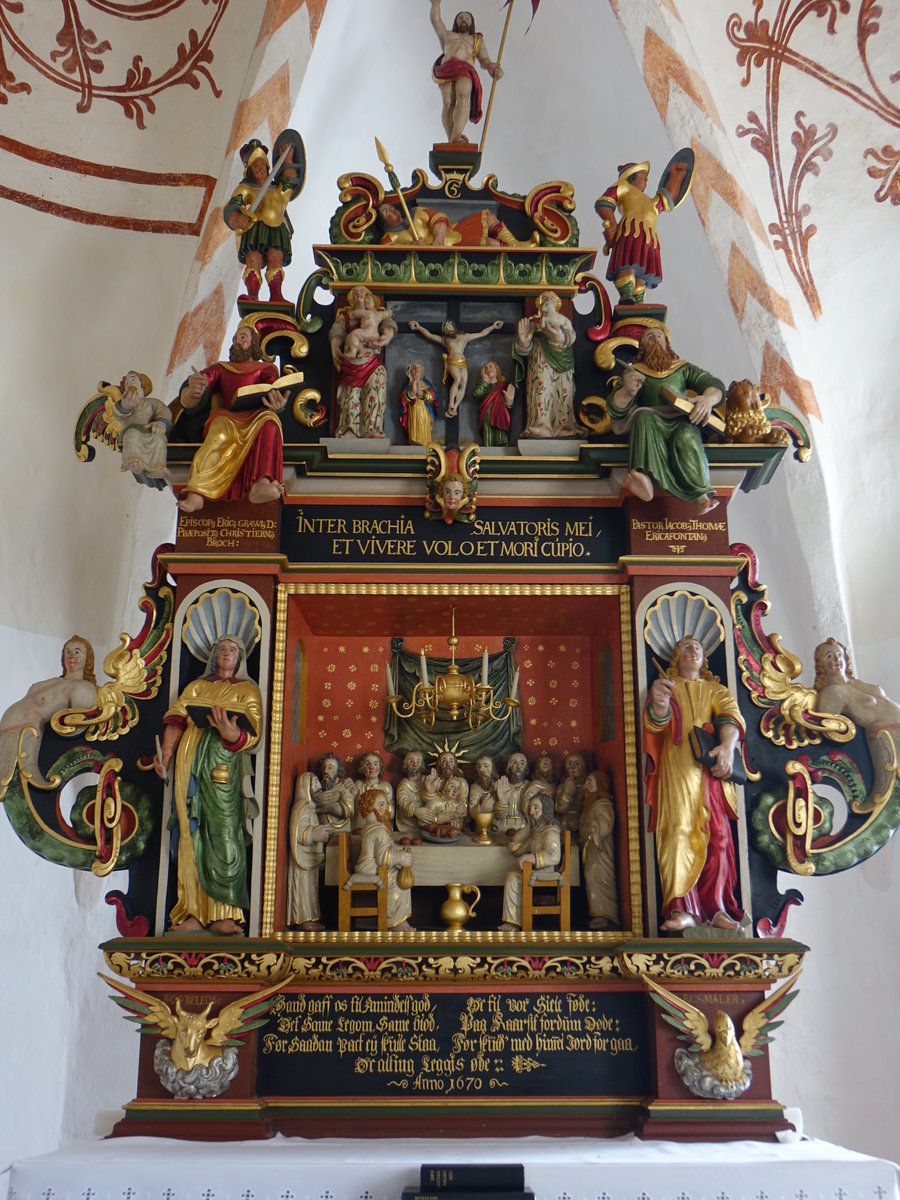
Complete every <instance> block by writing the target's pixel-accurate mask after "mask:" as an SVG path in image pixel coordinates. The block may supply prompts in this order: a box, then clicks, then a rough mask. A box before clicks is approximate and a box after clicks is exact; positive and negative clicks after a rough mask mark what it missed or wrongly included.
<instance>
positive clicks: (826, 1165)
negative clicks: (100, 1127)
mask: <svg viewBox="0 0 900 1200" xmlns="http://www.w3.org/2000/svg"><path fill="white" fill-rule="evenodd" d="M423 1162H430V1163H436V1162H437V1163H479V1162H483V1163H498V1162H503V1163H511V1162H516V1163H524V1166H525V1183H526V1186H527V1187H529V1188H531V1189H532V1190H533V1192H534V1196H535V1200H900V1187H898V1169H897V1167H896V1165H895V1164H893V1163H890V1162H888V1161H886V1160H884V1159H877V1158H870V1157H868V1156H866V1155H863V1154H857V1153H855V1152H854V1151H852V1150H845V1149H842V1148H841V1147H839V1146H833V1145H830V1144H828V1143H826V1142H820V1141H816V1140H812V1139H805V1138H804V1139H799V1140H795V1141H791V1142H788V1143H784V1144H778V1143H770V1142H721V1143H696V1142H694V1143H685V1142H681V1143H676V1142H643V1141H641V1140H640V1139H638V1138H635V1137H634V1136H628V1137H622V1138H612V1139H609V1140H594V1139H587V1138H541V1137H532V1138H520V1139H514V1140H510V1139H507V1140H502V1141H501V1140H497V1139H480V1140H469V1141H462V1140H457V1139H440V1140H438V1139H428V1140H418V1139H415V1140H414V1139H408V1140H399V1139H398V1140H385V1141H365V1140H362V1139H360V1140H351V1139H336V1138H335V1139H321V1140H315V1141H312V1140H305V1139H301V1138H285V1137H275V1138H272V1139H271V1140H269V1141H259V1142H230V1143H212V1142H186V1141H175V1140H170V1139H164V1138H137V1137H135V1138H112V1139H110V1140H107V1141H97V1142H89V1143H81V1144H79V1145H76V1146H72V1147H70V1148H68V1149H65V1150H58V1151H56V1152H55V1153H53V1154H47V1155H44V1156H42V1157H40V1158H32V1159H26V1160H22V1161H20V1162H14V1163H13V1165H12V1168H11V1172H10V1197H11V1198H14V1200H70V1198H71V1200H76V1198H78V1200H85V1197H89V1198H90V1200H123V1198H126V1200H398V1197H399V1196H400V1192H401V1190H402V1188H404V1187H406V1186H408V1185H410V1184H417V1183H418V1182H419V1167H420V1165H421V1164H422V1163H423Z"/></svg>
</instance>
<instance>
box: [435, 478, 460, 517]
mask: <svg viewBox="0 0 900 1200" xmlns="http://www.w3.org/2000/svg"><path fill="white" fill-rule="evenodd" d="M464 496H465V488H464V487H463V485H462V481H461V480H459V479H448V480H447V481H446V482H445V484H444V486H443V487H442V488H441V497H442V499H443V501H444V507H445V508H449V509H450V511H451V512H455V511H456V509H458V508H459V507H460V506H461V505H462V502H463V498H464Z"/></svg>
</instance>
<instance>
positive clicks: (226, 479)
mask: <svg viewBox="0 0 900 1200" xmlns="http://www.w3.org/2000/svg"><path fill="white" fill-rule="evenodd" d="M261 359H262V350H261V347H260V342H259V335H258V334H257V333H256V330H255V329H250V328H249V327H248V326H245V325H242V326H241V327H240V328H239V329H238V330H237V332H236V333H235V335H234V339H233V342H232V346H231V350H230V352H229V360H228V362H217V363H212V364H211V365H210V366H208V367H204V369H203V370H202V371H197V372H195V373H194V374H193V375H191V377H190V378H189V379H188V381H187V383H186V384H185V385H184V387H183V388H182V389H181V394H180V397H179V401H180V406H181V409H182V413H181V414H179V416H178V417H176V421H179V420H180V419H181V417H182V416H183V415H187V416H189V415H190V414H192V413H193V412H195V411H197V412H203V411H206V410H208V411H209V414H210V415H209V416H208V418H207V420H206V423H205V424H204V426H203V444H202V445H201V446H200V449H199V450H198V451H197V453H196V454H195V455H194V460H193V462H192V463H191V470H190V474H189V475H188V481H187V484H186V485H185V489H184V492H183V493H182V496H181V498H180V500H179V501H178V507H179V508H180V509H181V510H182V512H196V511H197V510H198V509H201V508H202V507H203V504H204V502H205V501H206V500H242V499H244V497H245V496H246V498H247V499H248V500H250V502H251V503H253V504H265V503H268V502H269V501H271V500H278V499H280V497H281V496H283V495H284V485H283V484H282V482H281V477H282V474H283V458H284V455H283V442H282V432H281V421H280V420H279V418H278V416H277V413H279V412H280V411H281V410H282V409H283V408H284V406H285V404H286V403H287V395H286V394H285V393H284V392H282V391H279V390H277V389H276V388H273V387H272V386H271V385H272V384H273V383H274V382H275V381H276V380H277V379H278V378H279V375H278V367H277V366H276V365H275V364H274V363H270V362H262V361H260V360H261ZM248 388H249V389H251V392H250V395H249V396H248V395H247V393H246V392H245V393H244V395H241V394H240V393H241V392H242V390H243V389H248ZM184 423H185V424H187V423H188V422H187V421H185V422H184ZM177 427H178V426H177V425H176V428H177Z"/></svg>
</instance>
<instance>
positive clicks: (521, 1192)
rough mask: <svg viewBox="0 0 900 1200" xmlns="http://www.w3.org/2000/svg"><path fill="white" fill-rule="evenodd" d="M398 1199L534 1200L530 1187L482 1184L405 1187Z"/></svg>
mask: <svg viewBox="0 0 900 1200" xmlns="http://www.w3.org/2000/svg"><path fill="white" fill-rule="evenodd" d="M474 1169H475V1170H477V1169H478V1168H477V1167H476V1168H474ZM400 1200H534V1192H533V1191H532V1190H531V1188H512V1189H507V1188H495V1187H485V1186H484V1184H481V1185H479V1186H477V1187H466V1188H422V1187H406V1188H404V1189H403V1191H402V1193H401V1196H400Z"/></svg>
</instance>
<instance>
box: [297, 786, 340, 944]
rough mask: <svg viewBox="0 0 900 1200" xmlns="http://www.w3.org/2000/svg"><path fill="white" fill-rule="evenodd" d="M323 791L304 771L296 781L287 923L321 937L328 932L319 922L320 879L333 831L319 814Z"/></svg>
mask: <svg viewBox="0 0 900 1200" xmlns="http://www.w3.org/2000/svg"><path fill="white" fill-rule="evenodd" d="M321 789H322V785H321V784H320V783H319V780H318V779H317V777H316V776H315V775H314V774H313V773H312V771H304V772H303V774H302V775H301V776H300V778H299V779H298V780H297V786H296V787H295V788H294V803H293V804H292V805H291V820H290V830H289V834H288V845H289V847H290V859H289V861H288V896H287V923H288V925H296V926H297V927H298V928H299V929H300V930H302V932H304V933H318V932H319V931H320V930H322V929H324V928H325V926H324V925H323V924H322V922H321V920H320V919H319V918H320V916H321V911H320V909H319V876H320V874H321V871H322V867H323V865H324V863H325V844H326V842H327V841H328V839H329V838H330V837H331V835H332V834H333V833H334V829H333V828H332V826H330V825H323V824H321V822H320V821H319V814H318V813H317V812H316V797H317V795H318V793H319V792H321Z"/></svg>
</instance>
